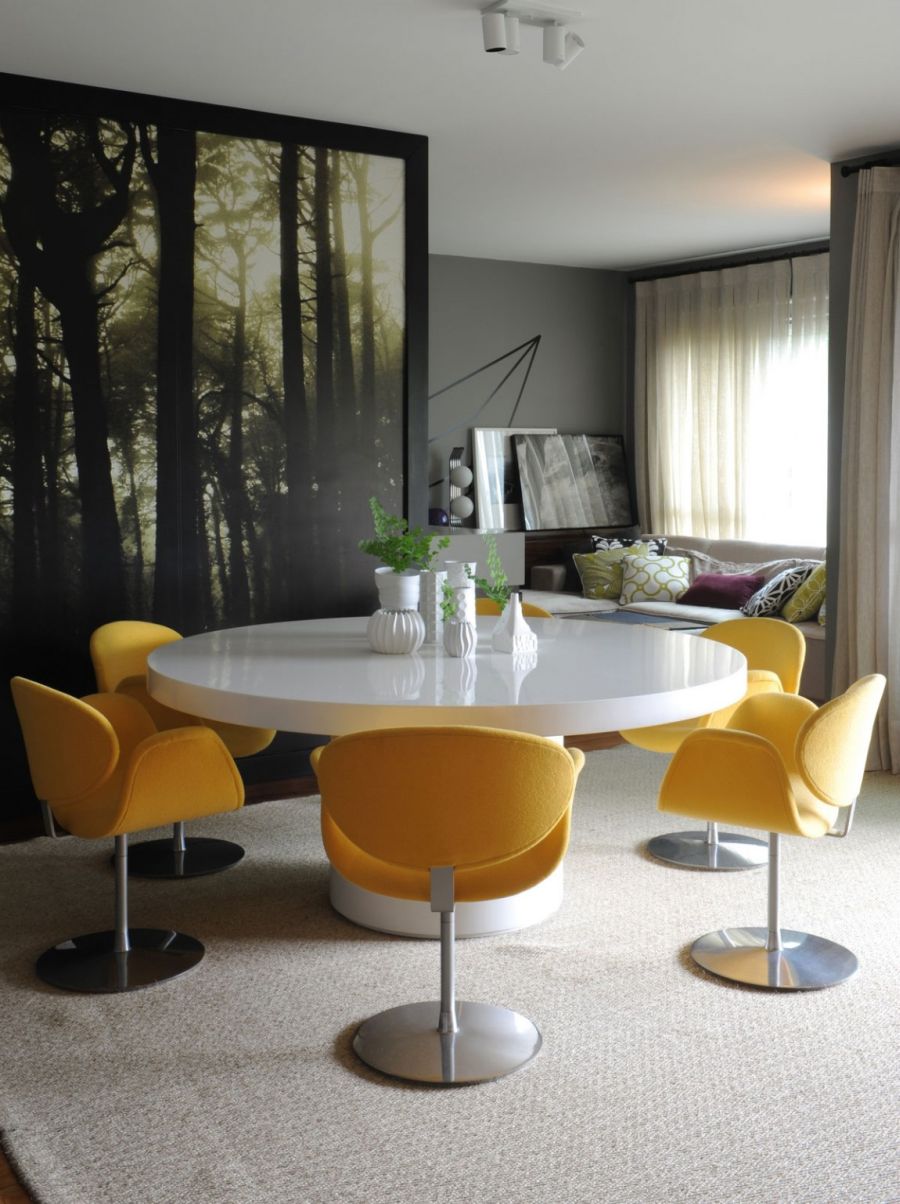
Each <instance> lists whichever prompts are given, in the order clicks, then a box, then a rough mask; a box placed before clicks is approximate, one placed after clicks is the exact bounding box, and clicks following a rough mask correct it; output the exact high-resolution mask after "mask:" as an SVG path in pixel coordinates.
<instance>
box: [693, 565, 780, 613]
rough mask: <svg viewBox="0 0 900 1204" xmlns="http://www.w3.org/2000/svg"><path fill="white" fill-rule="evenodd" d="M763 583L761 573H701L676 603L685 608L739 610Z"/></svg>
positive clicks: (763, 579) (764, 580)
mask: <svg viewBox="0 0 900 1204" xmlns="http://www.w3.org/2000/svg"><path fill="white" fill-rule="evenodd" d="M765 583H766V579H765V577H764V576H763V575H762V573H701V574H700V576H699V577H695V578H694V582H693V584H692V585H691V587H690V588H689V589H688V590H687V591H686V592H685V593H683V594H682V595H681V597H680V598H679V599H678V601H679V602H681V603H683V604H684V605H685V606H718V607H722V608H723V609H726V610H740V609H741V607H742V606H743V605H744V603H745V602H749V600H750V599H751V598H752V597H753V595H754V594H755V593H756V591H757V590H758V589H760V588H761V587H762V586H763V585H765Z"/></svg>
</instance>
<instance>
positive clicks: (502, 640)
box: [491, 593, 538, 657]
mask: <svg viewBox="0 0 900 1204" xmlns="http://www.w3.org/2000/svg"><path fill="white" fill-rule="evenodd" d="M537 646H538V639H537V636H536V635H535V634H534V632H533V631H532V630H531V628H530V627H529V626H528V624H527V623H526V622H525V616H524V615H523V614H522V599H521V597H520V595H519V594H518V593H513V594H510V596H509V601H508V602H507V603H506V605H505V606H504V608H503V614H502V615H501V616H500V618H499V619H498V620H497V625H496V627H495V628H494V634H493V637H492V639H491V647H492V648H493V650H494V651H495V652H512V653H515V654H516V655H517V656H520V657H524V656H526V655H527V656H531V655H535V656H536V655H537Z"/></svg>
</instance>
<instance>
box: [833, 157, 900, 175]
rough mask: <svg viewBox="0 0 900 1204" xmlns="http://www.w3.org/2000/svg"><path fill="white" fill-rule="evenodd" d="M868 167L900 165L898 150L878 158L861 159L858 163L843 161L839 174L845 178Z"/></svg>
mask: <svg viewBox="0 0 900 1204" xmlns="http://www.w3.org/2000/svg"><path fill="white" fill-rule="evenodd" d="M869 167H900V151H895V152H894V153H893V154H889V155H882V156H881V157H880V158H878V159H862V160H860V161H859V162H858V163H845V164H844V166H843V167H842V168H841V175H842V176H844V177H845V178H846V177H847V176H855V175H856V173H857V172H858V171H865V170H866V169H867V168H869Z"/></svg>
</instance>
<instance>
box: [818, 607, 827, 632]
mask: <svg viewBox="0 0 900 1204" xmlns="http://www.w3.org/2000/svg"><path fill="white" fill-rule="evenodd" d="M818 619H819V622H820V623H821V625H822V626H823V627H824V626H825V623H826V621H827V616H826V614H825V603H824V602H823V603H822V605H821V606H820V607H819V614H818Z"/></svg>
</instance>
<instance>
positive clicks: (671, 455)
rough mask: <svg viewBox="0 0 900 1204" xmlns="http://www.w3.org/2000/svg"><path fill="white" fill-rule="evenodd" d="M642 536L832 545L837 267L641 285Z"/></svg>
mask: <svg viewBox="0 0 900 1204" xmlns="http://www.w3.org/2000/svg"><path fill="white" fill-rule="evenodd" d="M635 333H636V338H635V345H636V358H635V459H636V466H637V489H638V506H639V510H640V515H641V522H642V525H644V526H646V527H648V528H649V529H651V530H657V531H667V532H671V533H675V534H681V535H701V536H708V537H710V538H732V539H758V540H778V541H779V542H785V543H786V542H796V543H805V544H824V543H825V525H826V488H827V482H826V452H827V439H828V375H827V351H828V256H827V255H813V256H805V257H797V258H795V259H790V260H788V259H783V260H777V261H774V262H771V263H761V264H748V265H746V266H744V267H736V268H726V269H723V270H720V271H713V272H696V273H693V274H691V275H687V276H673V277H668V278H664V279H659V280H650V281H644V282H640V283H638V284H637V285H636V331H635Z"/></svg>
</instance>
